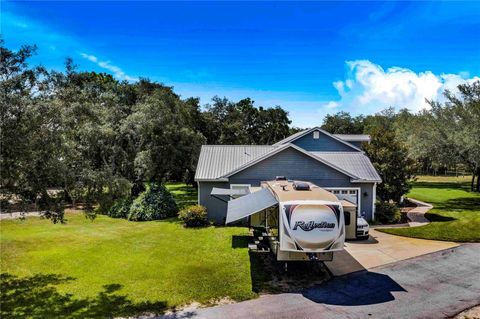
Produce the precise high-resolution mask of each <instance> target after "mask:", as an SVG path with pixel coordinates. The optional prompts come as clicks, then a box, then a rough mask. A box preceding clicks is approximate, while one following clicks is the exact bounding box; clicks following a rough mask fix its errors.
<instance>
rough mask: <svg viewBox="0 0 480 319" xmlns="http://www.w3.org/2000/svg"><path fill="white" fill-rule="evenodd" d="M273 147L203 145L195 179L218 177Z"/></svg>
mask: <svg viewBox="0 0 480 319" xmlns="http://www.w3.org/2000/svg"><path fill="white" fill-rule="evenodd" d="M275 148H276V147H275V146H271V145H203V146H202V150H201V152H200V158H199V159H198V164H197V171H196V173H195V180H215V179H218V178H220V177H222V176H223V175H225V174H227V173H229V172H231V171H233V170H235V169H237V168H239V167H241V166H243V165H245V164H247V163H248V162H250V161H254V160H256V159H258V158H260V157H261V156H263V155H265V154H267V153H268V152H270V151H272V150H274V149H275Z"/></svg>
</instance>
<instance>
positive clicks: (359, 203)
mask: <svg viewBox="0 0 480 319" xmlns="http://www.w3.org/2000/svg"><path fill="white" fill-rule="evenodd" d="M322 188H323V189H325V190H327V191H328V190H352V189H354V190H356V191H357V201H358V203H357V217H358V216H360V207H361V206H362V193H361V191H362V189H361V188H360V187H322ZM332 194H333V193H332ZM334 195H336V194H334ZM339 195H341V194H339ZM348 195H350V194H348Z"/></svg>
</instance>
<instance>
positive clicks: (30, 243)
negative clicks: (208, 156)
mask: <svg viewBox="0 0 480 319" xmlns="http://www.w3.org/2000/svg"><path fill="white" fill-rule="evenodd" d="M66 218H67V223H66V224H64V225H61V224H57V225H54V224H52V223H51V222H50V221H48V220H43V219H40V218H33V217H32V218H27V220H25V221H20V220H9V221H2V222H1V224H0V226H1V230H0V244H1V272H2V273H8V274H9V275H12V276H6V275H2V293H4V296H2V304H1V306H2V307H1V309H2V310H1V311H2V313H1V316H0V317H2V318H7V317H8V316H9V315H12V311H16V315H12V317H21V316H22V315H21V313H22V312H23V311H25V312H27V313H28V312H32V311H33V312H38V313H40V315H38V316H37V317H40V318H42V317H44V318H48V317H61V316H60V314H61V313H62V312H67V313H68V312H71V313H72V315H71V316H70V317H75V316H77V317H78V318H83V317H103V316H104V314H108V313H117V314H121V313H131V312H138V311H141V310H145V309H146V310H156V311H161V310H162V309H164V308H171V307H174V306H177V305H182V304H185V303H188V302H191V301H198V302H201V303H208V302H210V301H212V300H213V299H215V298H222V297H225V296H229V297H231V298H232V299H235V300H243V299H248V298H252V297H255V296H256V295H257V294H256V292H254V291H253V289H252V279H251V273H250V262H249V261H250V256H249V254H248V249H247V248H245V245H242V246H241V247H238V246H237V245H236V244H235V241H237V242H238V240H239V239H242V238H245V237H244V236H245V235H247V229H246V228H240V227H208V228H202V229H186V228H184V227H183V226H182V225H180V224H179V222H178V221H177V220H170V221H157V222H130V221H127V220H123V219H112V218H109V217H106V216H103V215H98V216H97V218H96V219H95V220H94V221H93V222H92V221H90V220H88V219H86V218H85V217H84V215H83V214H81V213H71V212H70V213H67V214H66ZM240 241H241V240H240ZM49 274H54V275H51V276H48V275H49ZM34 275H37V276H36V277H32V276H34ZM65 277H70V279H68V278H65ZM66 293H69V294H71V296H69V295H65V294H66ZM5 296H6V297H5ZM85 305H88V306H85ZM88 311H90V312H88Z"/></svg>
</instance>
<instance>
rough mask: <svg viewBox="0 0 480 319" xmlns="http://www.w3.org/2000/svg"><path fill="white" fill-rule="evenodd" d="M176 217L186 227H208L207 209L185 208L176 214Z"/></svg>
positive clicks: (198, 207)
mask: <svg viewBox="0 0 480 319" xmlns="http://www.w3.org/2000/svg"><path fill="white" fill-rule="evenodd" d="M178 217H179V218H180V219H181V220H182V221H183V223H184V225H185V226H186V227H201V226H206V225H208V217H207V209H206V208H205V207H203V206H201V205H192V206H189V207H186V208H184V209H182V210H181V211H180V213H178Z"/></svg>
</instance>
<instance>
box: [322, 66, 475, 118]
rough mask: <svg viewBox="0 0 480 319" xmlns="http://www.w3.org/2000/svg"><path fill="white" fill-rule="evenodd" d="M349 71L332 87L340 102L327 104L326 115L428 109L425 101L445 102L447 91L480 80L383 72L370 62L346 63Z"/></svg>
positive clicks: (396, 69) (398, 70)
mask: <svg viewBox="0 0 480 319" xmlns="http://www.w3.org/2000/svg"><path fill="white" fill-rule="evenodd" d="M346 67H347V74H346V78H345V79H344V80H343V81H336V82H334V83H333V86H334V87H335V89H336V90H337V92H338V94H339V95H340V99H339V100H336V101H328V102H325V103H324V104H323V106H322V108H323V112H329V113H331V112H332V111H340V110H345V111H349V112H351V113H354V114H360V113H362V114H371V113H375V112H378V111H380V110H382V109H385V108H387V107H390V106H393V107H395V108H396V109H401V108H408V109H410V110H411V111H419V110H421V109H425V108H428V107H429V105H428V104H427V103H426V102H425V99H428V100H432V99H433V100H439V101H443V92H444V91H445V90H446V89H448V90H450V91H452V92H455V91H456V87H457V86H458V85H459V84H462V83H467V82H468V83H471V82H473V81H476V80H480V78H479V77H478V76H474V77H471V78H469V75H468V74H466V73H460V74H440V75H436V74H434V73H433V72H431V71H425V72H419V73H416V72H414V71H412V70H410V69H407V68H401V67H391V68H388V69H386V70H384V69H383V68H382V67H381V66H380V65H378V64H375V63H373V62H370V61H368V60H354V61H347V62H346Z"/></svg>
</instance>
